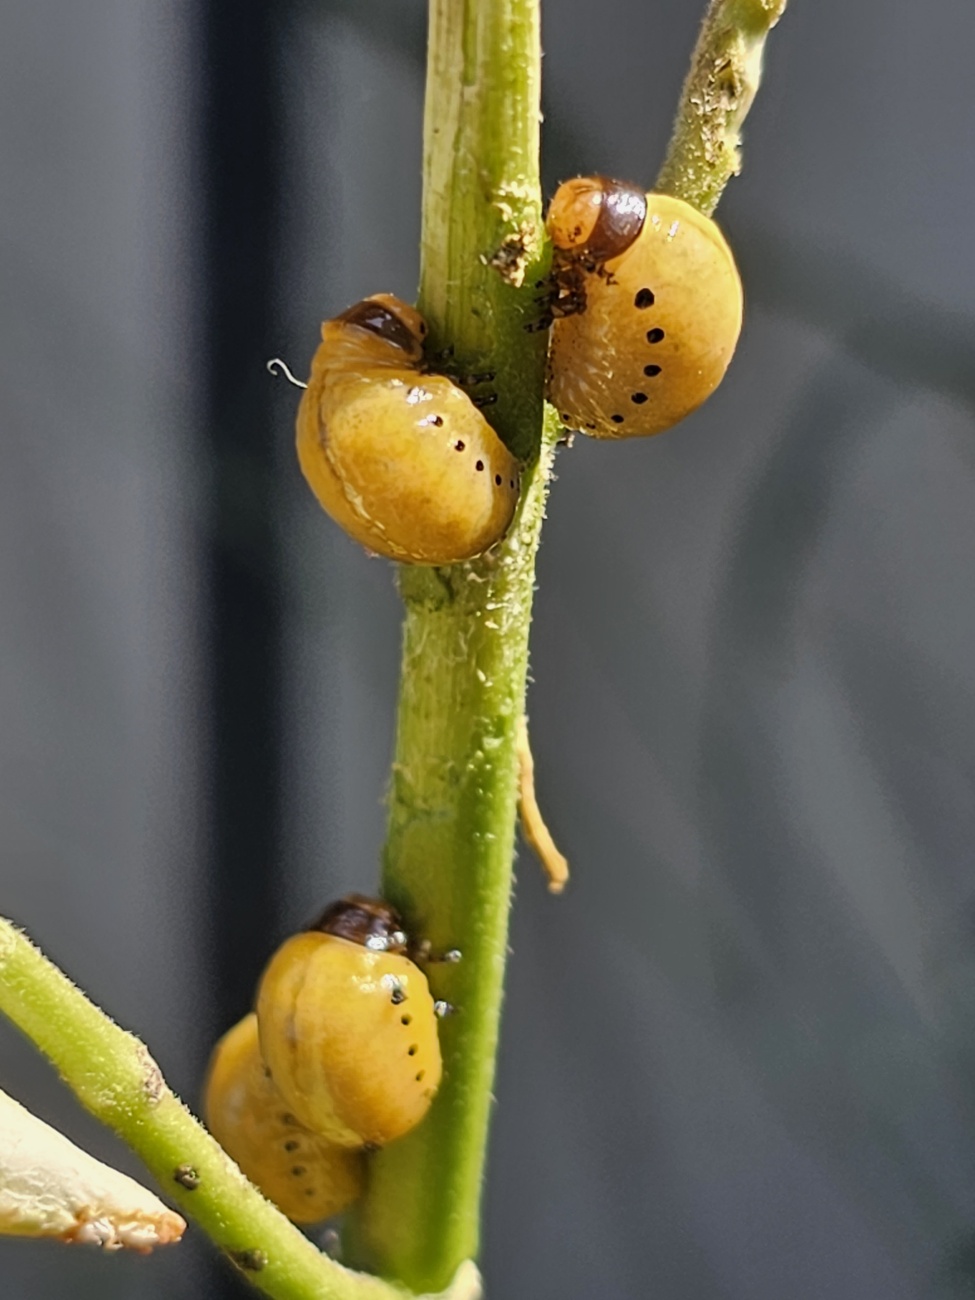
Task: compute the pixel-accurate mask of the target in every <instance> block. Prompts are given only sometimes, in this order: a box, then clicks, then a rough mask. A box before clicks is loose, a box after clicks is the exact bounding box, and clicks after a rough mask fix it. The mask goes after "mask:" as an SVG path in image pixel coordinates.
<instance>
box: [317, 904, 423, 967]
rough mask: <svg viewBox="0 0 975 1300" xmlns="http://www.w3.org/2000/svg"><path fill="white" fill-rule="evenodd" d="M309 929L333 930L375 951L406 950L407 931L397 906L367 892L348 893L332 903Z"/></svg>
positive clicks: (327, 931)
mask: <svg viewBox="0 0 975 1300" xmlns="http://www.w3.org/2000/svg"><path fill="white" fill-rule="evenodd" d="M308 928H309V930H320V931H321V932H322V933H323V934H333V935H335V937H336V938H338V939H349V940H351V942H352V943H358V944H361V945H362V947H363V948H371V949H372V950H373V951H374V952H399V953H405V952H406V949H407V941H406V933H405V931H404V929H403V922H402V920H401V918H400V915H399V913H398V912H397V911H396V909H395V908H393V907H390V905H389V904H388V903H384V902H383V900H382V899H381V898H369V897H368V896H367V895H366V894H346V895H345V897H344V898H339V899H337V900H336V901H335V902H334V903H329V905H328V907H326V909H325V911H324V912H323V913H322V914H321V916H320V917H319V918H318V920H317V921H316V922H315V924H314V925H310V926H309V927H308Z"/></svg>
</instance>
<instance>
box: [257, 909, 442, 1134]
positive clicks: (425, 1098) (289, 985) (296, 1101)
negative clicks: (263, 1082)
mask: <svg viewBox="0 0 975 1300" xmlns="http://www.w3.org/2000/svg"><path fill="white" fill-rule="evenodd" d="M257 1017H258V1023H259V1027H260V1039H261V1051H262V1054H263V1056H264V1060H265V1061H266V1063H267V1065H268V1067H269V1069H270V1071H271V1076H272V1078H273V1079H274V1083H275V1085H276V1086H277V1087H278V1088H279V1089H280V1091H281V1093H282V1095H283V1096H284V1098H285V1100H286V1101H287V1103H288V1105H289V1106H290V1108H291V1110H292V1111H293V1112H294V1114H295V1115H296V1116H297V1118H298V1119H299V1120H300V1121H301V1122H302V1123H303V1124H305V1125H306V1126H307V1127H308V1128H310V1129H312V1130H313V1131H314V1132H315V1133H318V1134H320V1135H321V1136H323V1137H326V1138H327V1139H328V1140H329V1141H331V1142H335V1143H339V1144H342V1145H345V1146H358V1145H361V1144H362V1143H371V1144H375V1145H378V1146H383V1145H385V1144H386V1143H387V1142H392V1141H393V1140H394V1139H395V1138H397V1137H400V1136H401V1135H402V1134H404V1133H406V1132H408V1131H409V1130H410V1129H411V1128H413V1127H414V1126H415V1125H416V1124H418V1123H419V1122H420V1120H421V1119H422V1118H423V1116H424V1115H425V1114H426V1112H427V1110H428V1108H429V1106H430V1102H431V1100H432V1099H433V1096H434V1094H435V1093H436V1091H437V1087H438V1085H439V1083H440V1075H441V1070H442V1065H441V1057H440V1043H439V1040H438V1037H437V1018H436V1014H435V1010H434V1002H433V998H432V997H431V995H430V990H429V987H428V985H427V980H426V976H425V975H424V974H423V972H422V971H421V970H420V968H419V967H418V966H416V965H415V964H414V963H413V962H412V961H410V960H409V958H408V957H406V956H405V955H403V954H402V953H398V952H382V951H374V950H372V949H370V948H367V947H364V946H363V945H362V944H359V943H355V942H352V941H351V940H349V939H345V938H339V937H337V936H336V935H334V934H323V933H320V932H318V931H311V932H308V933H305V934H298V935H295V936H294V937H293V938H291V939H289V940H287V941H286V942H285V943H284V944H283V945H282V946H281V947H280V948H279V949H278V951H277V952H276V953H275V955H274V956H273V957H272V959H271V961H270V963H269V965H268V967H267V969H266V970H265V972H264V975H263V976H262V978H261V983H260V988H259V990H258V997H257Z"/></svg>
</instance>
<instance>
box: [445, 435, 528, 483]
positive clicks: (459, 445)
mask: <svg viewBox="0 0 975 1300" xmlns="http://www.w3.org/2000/svg"><path fill="white" fill-rule="evenodd" d="M465 446H466V443H465V442H464V441H463V440H462V439H460V438H458V439H457V441H456V442H455V443H454V451H463V450H464V448H465ZM474 468H475V469H476V470H477V472H478V473H482V472H483V470H484V461H483V460H478V461H475V462H474ZM494 481H495V483H496V484H497V485H498V487H501V485H502V484H503V483H504V479H503V478H502V477H501V475H500V474H495V476H494ZM508 487H510V488H511V490H512V491H514V488H515V481H514V479H513V478H512V479H509V480H508Z"/></svg>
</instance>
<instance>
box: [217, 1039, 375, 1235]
mask: <svg viewBox="0 0 975 1300" xmlns="http://www.w3.org/2000/svg"><path fill="white" fill-rule="evenodd" d="M204 1116H205V1119H206V1123H207V1127H208V1128H209V1129H210V1132H211V1133H212V1134H213V1136H214V1137H215V1138H216V1139H217V1141H218V1142H219V1143H220V1145H221V1146H222V1147H223V1148H224V1150H225V1151H226V1152H227V1153H228V1154H229V1155H230V1156H232V1157H233V1159H234V1160H236V1162H237V1164H238V1165H239V1166H240V1168H241V1170H242V1171H243V1172H244V1173H245V1174H246V1175H247V1177H248V1178H249V1179H250V1180H251V1182H252V1183H254V1184H255V1185H256V1186H257V1187H259V1188H260V1189H261V1191H262V1192H263V1193H264V1195H265V1196H266V1197H267V1198H268V1200H270V1201H273V1202H274V1203H275V1205H277V1206H278V1208H279V1209H280V1210H282V1212H283V1213H284V1214H286V1215H287V1216H288V1218H289V1219H293V1220H294V1221H295V1222H296V1223H317V1222H318V1221H319V1220H320V1219H327V1218H331V1216H332V1215H333V1214H338V1213H339V1212H340V1211H341V1210H344V1209H346V1208H347V1207H348V1206H349V1205H351V1204H352V1203H353V1202H354V1201H355V1200H357V1199H358V1197H359V1196H360V1194H361V1192H362V1184H363V1178H364V1168H365V1166H364V1159H363V1156H362V1153H361V1152H360V1151H353V1150H349V1149H348V1147H339V1146H335V1145H333V1144H331V1143H329V1142H325V1141H323V1140H322V1139H321V1138H319V1137H318V1136H316V1135H315V1134H314V1133H312V1132H310V1131H309V1129H307V1128H306V1127H305V1126H304V1125H303V1124H301V1123H300V1122H299V1121H298V1119H297V1118H296V1116H295V1115H294V1114H293V1113H292V1112H291V1110H290V1109H289V1107H288V1105H287V1103H286V1102H285V1100H284V1098H283V1097H282V1096H281V1093H280V1092H279V1091H278V1089H277V1088H276V1087H275V1086H274V1084H273V1082H272V1081H271V1078H270V1075H269V1074H268V1072H267V1069H266V1068H265V1065H264V1062H263V1060H262V1059H261V1052H260V1046H259V1043H258V1035H257V1017H256V1016H255V1015H249V1016H245V1017H244V1019H243V1020H241V1021H239V1023H238V1024H236V1025H235V1026H234V1027H233V1029H231V1030H229V1032H228V1033H226V1034H224V1036H223V1038H221V1039H220V1041H219V1043H217V1046H216V1047H215V1048H214V1051H213V1056H212V1058H211V1061H210V1070H209V1074H208V1076H207V1081H206V1086H205V1089H204Z"/></svg>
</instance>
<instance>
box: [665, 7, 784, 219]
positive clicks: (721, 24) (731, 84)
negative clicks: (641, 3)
mask: <svg viewBox="0 0 975 1300" xmlns="http://www.w3.org/2000/svg"><path fill="white" fill-rule="evenodd" d="M786 3H787V0H711V4H710V6H709V7H708V11H707V14H706V15H705V18H704V23H703V25H702V27H701V34H700V36H699V37H698V41H697V45H696V46H695V48H694V54H693V57H692V59H691V68H690V72H689V73H688V74H687V80H686V81H685V82H684V89H683V90H682V92H681V98H680V107H679V108H678V110H677V118H676V121H675V122H674V129H673V132H672V134H671V139H670V147H669V149H668V151H667V157H666V160H665V161H664V165H663V167H662V168H661V169H660V174H659V176H658V177H657V182H656V186H655V189H656V190H657V191H658V192H660V193H663V194H673V195H674V196H675V197H676V198H679V199H684V201H685V202H687V203H691V204H693V206H694V207H696V208H698V209H699V210H700V211H701V212H703V213H704V214H705V215H706V216H710V215H711V213H712V212H713V211H714V209H715V208H716V207H717V204H718V200H719V199H720V197H721V194H722V192H723V190H724V187H725V186H726V185H727V183H728V181H729V180H730V179H731V178H732V176H737V175H738V173H739V171H740V170H741V127H742V123H743V122H744V120H745V118H746V116H747V115H748V110H749V109H750V108H751V106H752V101H753V100H754V98H755V93H756V91H757V90H758V86H759V82H760V81H761V79H762V56H763V53H764V50H765V39H766V37H767V36H768V34H769V32H770V30H771V29H772V28H773V27H774V26H775V24H776V23H777V22H778V21H779V19H780V18H781V16H782V13H783V11H784V10H785V6H786Z"/></svg>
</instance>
